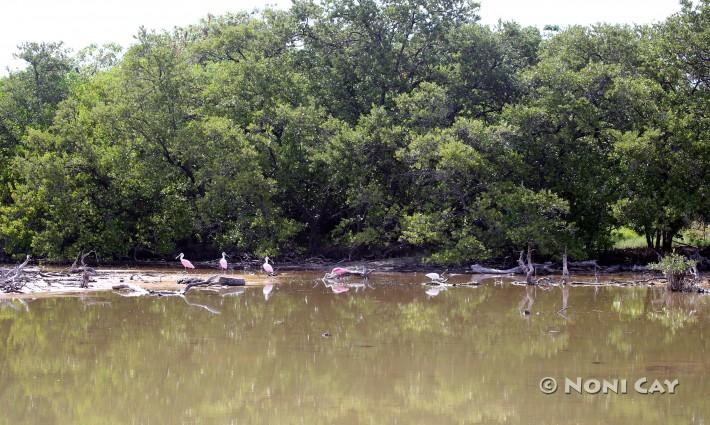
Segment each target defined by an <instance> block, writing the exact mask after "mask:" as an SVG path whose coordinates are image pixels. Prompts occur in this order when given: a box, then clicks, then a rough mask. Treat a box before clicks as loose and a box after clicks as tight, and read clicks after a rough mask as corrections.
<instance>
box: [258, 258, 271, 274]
mask: <svg viewBox="0 0 710 425" xmlns="http://www.w3.org/2000/svg"><path fill="white" fill-rule="evenodd" d="M261 267H262V268H263V269H264V271H265V272H266V274H268V275H269V276H271V275H272V274H274V268H273V267H271V264H269V257H266V258H264V264H262V265H261Z"/></svg>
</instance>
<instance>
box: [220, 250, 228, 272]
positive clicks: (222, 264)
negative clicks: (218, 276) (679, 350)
mask: <svg viewBox="0 0 710 425" xmlns="http://www.w3.org/2000/svg"><path fill="white" fill-rule="evenodd" d="M226 256H227V254H225V253H224V252H223V253H222V258H220V260H219V268H220V269H222V270H227V266H228V264H227V259H226V258H224V257H226Z"/></svg>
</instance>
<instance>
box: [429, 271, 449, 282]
mask: <svg viewBox="0 0 710 425" xmlns="http://www.w3.org/2000/svg"><path fill="white" fill-rule="evenodd" d="M424 276H426V277H428V278H429V279H431V281H432V282H436V283H441V282H446V278H445V277H444V275H443V273H442V274H439V273H427V274H425V275H424Z"/></svg>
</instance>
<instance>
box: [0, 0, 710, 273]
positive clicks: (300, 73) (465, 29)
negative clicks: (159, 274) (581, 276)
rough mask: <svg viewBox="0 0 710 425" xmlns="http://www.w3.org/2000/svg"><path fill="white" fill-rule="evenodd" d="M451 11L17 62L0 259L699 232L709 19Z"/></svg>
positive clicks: (542, 244)
mask: <svg viewBox="0 0 710 425" xmlns="http://www.w3.org/2000/svg"><path fill="white" fill-rule="evenodd" d="M477 11H478V4H477V3H474V2H471V1H468V0H405V1H400V0H360V1H354V0H322V1H320V2H315V1H312V0H297V1H294V3H293V6H292V7H291V8H290V9H289V10H271V9H266V10H262V11H257V12H253V13H244V12H240V13H235V14H227V15H223V16H216V17H215V16H209V17H208V18H206V19H204V20H203V21H201V22H199V23H197V24H195V25H192V26H188V27H184V28H176V29H174V30H173V31H170V32H155V31H149V30H147V29H144V28H141V29H140V30H139V32H138V34H137V35H136V42H135V44H134V45H132V46H130V47H129V48H128V49H127V50H125V51H123V50H122V49H121V48H120V47H119V46H116V45H105V46H96V45H92V46H89V47H88V48H86V49H83V50H81V51H80V52H78V53H76V54H73V53H72V52H71V51H69V50H68V49H66V48H65V47H64V46H63V44H62V43H56V42H47V43H26V44H22V45H21V46H19V50H18V53H17V57H18V58H20V59H22V60H24V61H25V62H26V64H27V66H26V67H25V68H24V69H23V70H20V71H16V72H12V73H10V74H9V75H8V76H6V77H3V78H1V79H0V252H4V253H6V254H8V255H20V254H25V253H33V254H34V255H37V256H43V257H47V258H52V259H67V258H71V257H73V256H75V255H76V254H77V253H78V252H79V251H82V250H89V249H94V250H96V251H97V252H98V253H99V254H100V255H101V256H102V257H104V258H115V259H122V258H154V257H167V256H168V255H171V254H173V253H174V252H175V251H177V250H181V251H186V252H192V253H195V254H196V255H198V256H208V255H212V253H215V252H220V251H224V250H226V251H230V252H235V253H240V254H244V253H246V254H255V255H271V256H274V255H291V256H304V255H326V256H339V257H342V256H349V257H368V256H389V255H407V254H413V253H414V254H422V255H424V256H425V258H426V259H427V261H430V262H433V263H437V264H464V263H466V262H470V261H483V260H486V259H491V258H503V257H506V256H511V255H513V253H514V252H515V251H516V250H518V249H520V248H521V247H522V246H524V245H526V243H527V241H528V240H533V241H535V243H536V246H537V249H538V251H539V253H540V254H542V255H558V254H559V253H561V252H562V250H564V249H569V250H570V252H571V253H573V254H574V255H577V256H584V255H594V254H595V253H598V252H600V251H602V250H604V249H607V248H609V247H610V244H611V234H612V230H613V229H614V228H616V227H619V226H628V227H631V228H633V229H634V230H636V231H637V232H639V233H640V234H642V235H645V237H646V240H647V243H648V245H649V246H650V247H655V248H658V249H666V250H668V249H670V248H671V246H672V242H673V239H674V237H677V235H678V234H679V232H680V231H681V230H683V229H684V228H685V227H687V226H689V225H690V224H691V223H693V222H695V221H698V220H703V221H706V220H708V219H709V218H710V217H709V215H710V183H709V182H710V180H709V179H708V178H707V177H708V176H710V117H709V116H708V111H710V87H709V84H710V65H709V64H710V2H709V1H708V0H701V1H699V2H695V3H692V2H690V1H687V0H683V1H682V2H681V5H680V9H679V11H678V12H677V13H676V14H674V15H672V16H670V17H668V19H666V20H665V21H664V22H661V23H658V24H654V25H649V26H628V25H606V24H600V25H594V26H590V27H581V26H572V27H568V28H563V29H559V28H550V30H549V31H545V32H540V31H539V30H538V29H536V28H533V27H522V26H520V25H518V24H516V23H514V22H500V23H499V24H498V25H497V26H495V27H493V28H491V27H489V26H484V25H481V24H480V23H479V22H478V15H477Z"/></svg>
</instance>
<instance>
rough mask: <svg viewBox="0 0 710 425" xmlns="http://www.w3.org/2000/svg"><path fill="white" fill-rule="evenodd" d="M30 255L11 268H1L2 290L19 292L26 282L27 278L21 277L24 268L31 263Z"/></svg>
mask: <svg viewBox="0 0 710 425" xmlns="http://www.w3.org/2000/svg"><path fill="white" fill-rule="evenodd" d="M30 258H31V257H30V256H29V255H28V256H27V257H26V258H25V261H23V262H22V263H21V264H18V265H17V266H15V267H14V268H12V269H10V270H0V290H2V291H4V292H19V291H20V290H21V289H22V288H23V287H24V286H25V284H26V280H24V279H22V278H21V274H22V270H23V269H24V268H25V267H26V266H27V264H29V262H30Z"/></svg>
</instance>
